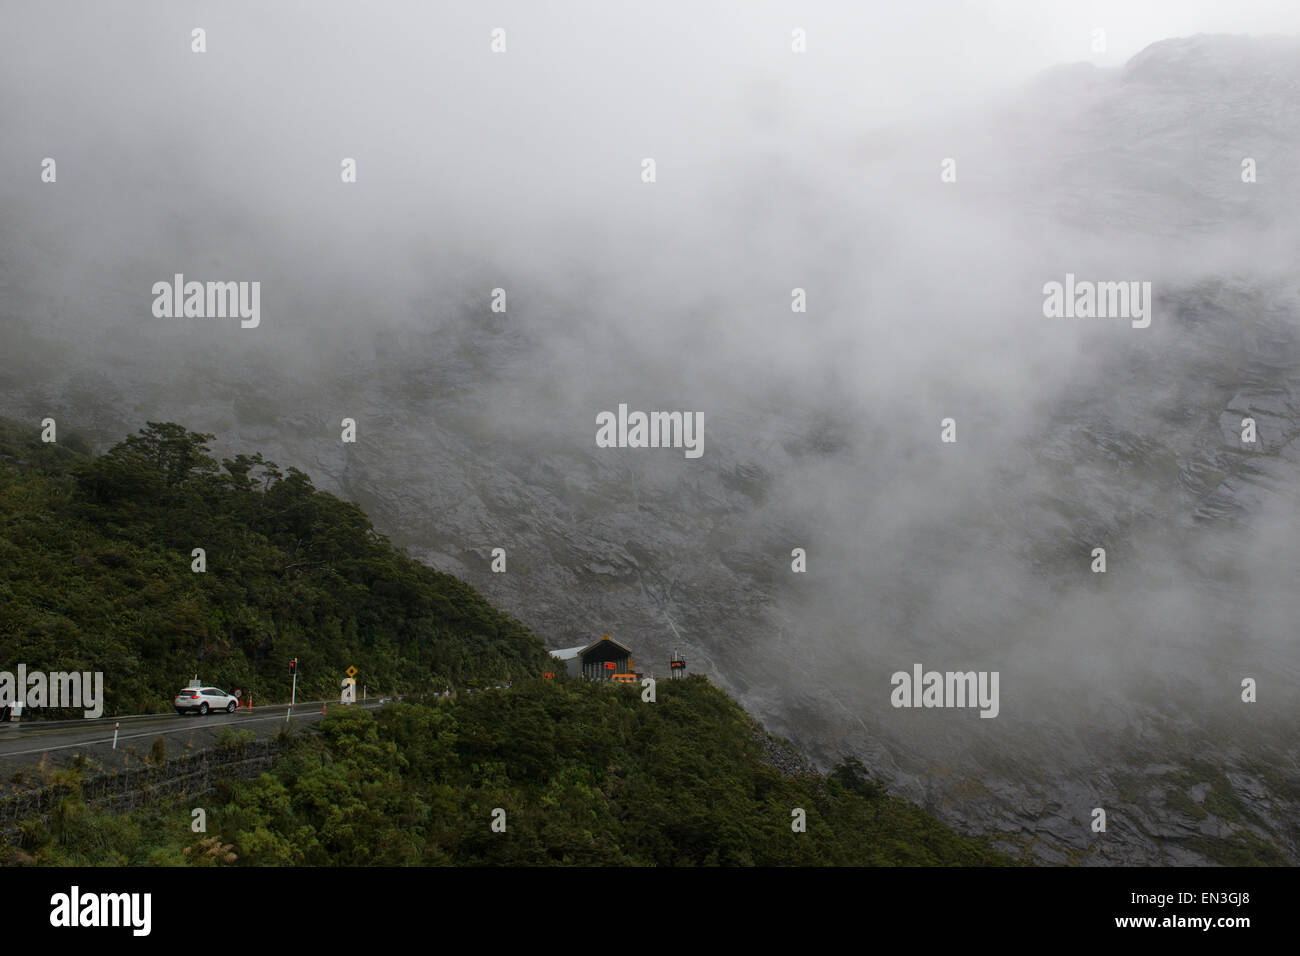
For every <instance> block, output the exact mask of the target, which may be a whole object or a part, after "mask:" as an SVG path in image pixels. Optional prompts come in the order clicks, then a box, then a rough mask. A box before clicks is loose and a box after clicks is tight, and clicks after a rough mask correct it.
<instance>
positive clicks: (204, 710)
mask: <svg viewBox="0 0 1300 956" xmlns="http://www.w3.org/2000/svg"><path fill="white" fill-rule="evenodd" d="M199 716H200V717H206V716H208V702H207V701H206V700H205V701H204V702H203V703H201V704H199Z"/></svg>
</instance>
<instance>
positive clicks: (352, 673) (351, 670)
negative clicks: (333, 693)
mask: <svg viewBox="0 0 1300 956" xmlns="http://www.w3.org/2000/svg"><path fill="white" fill-rule="evenodd" d="M347 675H348V676H349V677H356V676H357V669H356V668H355V667H349V668H348V669H347Z"/></svg>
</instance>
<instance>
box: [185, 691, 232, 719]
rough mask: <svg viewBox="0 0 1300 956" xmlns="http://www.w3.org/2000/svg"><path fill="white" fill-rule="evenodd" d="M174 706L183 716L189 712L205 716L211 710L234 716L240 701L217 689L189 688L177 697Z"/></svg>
mask: <svg viewBox="0 0 1300 956" xmlns="http://www.w3.org/2000/svg"><path fill="white" fill-rule="evenodd" d="M172 706H173V707H175V708H176V713H178V714H182V715H183V714H185V713H186V712H188V711H195V712H196V713H198V714H200V715H203V714H206V713H207V712H208V711H210V710H224V711H225V712H226V713H228V714H233V713H234V712H235V708H236V707H238V706H239V700H238V699H237V698H235V697H234V696H233V695H231V694H227V693H226V692H225V691H224V690H219V689H218V688H216V687H188V688H186V689H185V690H183V691H181V692H180V693H179V694H177V695H176V697H175V698H174V699H173V700H172Z"/></svg>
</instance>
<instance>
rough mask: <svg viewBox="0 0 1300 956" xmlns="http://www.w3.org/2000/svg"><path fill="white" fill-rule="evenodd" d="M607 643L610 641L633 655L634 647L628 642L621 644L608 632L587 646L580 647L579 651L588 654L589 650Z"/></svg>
mask: <svg viewBox="0 0 1300 956" xmlns="http://www.w3.org/2000/svg"><path fill="white" fill-rule="evenodd" d="M607 643H608V644H612V645H613V646H614V647H617V648H618V649H619V650H621V651H626V652H627V654H628V655H629V656H631V654H632V648H630V647H628V646H627V645H626V644H620V643H619V642H618V641H616V640H614V639H613V638H612V637H610V636H609V635H608V634H606V635H605V636H604V637H602V638H601V639H600V640H598V641H592V642H591V643H590V644H588V645H587V646H586V647H580V648H578V651H579V653H582V654H586V653H587V652H588V651H594V650H595V649H596V648H598V647H600V646H601V645H602V644H607Z"/></svg>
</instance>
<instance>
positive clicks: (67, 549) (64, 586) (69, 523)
mask: <svg viewBox="0 0 1300 956" xmlns="http://www.w3.org/2000/svg"><path fill="white" fill-rule="evenodd" d="M210 439H211V436H208V435H202V434H194V433H189V432H186V431H185V430H184V429H183V428H181V427H180V426H178V425H172V424H156V423H151V424H150V425H149V426H148V427H147V428H145V429H142V430H141V432H140V434H139V435H137V436H133V437H131V438H128V439H127V440H125V441H124V442H121V443H120V444H118V445H116V446H115V447H114V448H112V449H111V450H110V451H109V452H108V453H106V454H105V455H103V456H101V457H98V458H94V457H91V456H89V454H87V453H86V452H85V451H84V450H83V451H77V450H75V449H70V448H68V447H66V446H63V445H60V446H55V445H43V444H42V443H41V442H40V441H39V440H38V439H37V437H36V435H35V433H34V432H31V431H29V430H22V429H18V428H15V427H12V426H0V557H3V559H4V560H3V562H0V595H3V598H4V600H5V602H6V604H7V606H8V607H9V609H10V613H9V614H8V615H7V616H6V617H5V619H4V620H2V621H0V660H2V661H6V662H17V661H21V662H24V663H26V664H27V665H28V666H29V668H33V669H45V670H71V669H77V670H102V671H104V673H105V677H106V680H105V689H106V693H107V697H108V702H107V706H106V712H108V713H112V712H113V710H114V709H120V710H123V711H129V710H137V711H140V710H165V709H166V708H167V707H169V706H170V701H171V696H172V694H173V693H174V692H175V691H176V690H177V689H178V688H180V687H181V686H183V684H184V681H185V680H186V679H187V678H188V677H189V676H190V675H191V674H192V673H194V672H195V671H198V672H199V673H200V674H201V676H202V678H203V680H204V681H205V682H209V683H212V684H216V685H219V686H225V687H227V688H229V687H232V686H235V685H239V686H242V687H244V688H246V689H255V692H256V693H257V696H258V697H259V699H262V700H268V699H271V698H273V697H274V696H280V697H283V695H284V692H285V691H287V680H286V674H285V670H286V664H287V661H288V659H289V658H290V657H292V656H297V657H298V658H299V660H300V662H301V676H300V681H299V684H300V686H299V696H300V698H301V697H304V696H309V695H313V694H315V695H325V694H330V695H333V694H335V693H337V692H338V683H337V682H338V678H339V676H340V675H341V672H342V671H343V669H344V668H345V667H346V666H347V665H349V664H356V665H357V666H358V667H359V668H361V669H362V671H363V673H364V674H365V676H366V679H367V680H368V681H369V682H370V685H371V687H376V686H378V687H379V688H382V689H383V690H384V691H386V692H390V693H391V692H393V691H397V692H405V693H410V694H413V695H418V694H420V693H424V694H425V695H426V696H425V697H423V698H422V700H421V701H420V702H412V703H398V704H395V705H392V706H389V707H387V708H385V709H383V710H382V711H379V712H377V713H372V712H369V711H364V710H361V709H359V708H357V709H342V710H340V711H339V712H337V713H332V714H331V716H329V717H327V718H325V719H323V720H322V721H321V722H320V723H319V724H318V725H316V726H317V728H318V731H319V732H318V733H294V734H286V735H285V736H283V737H282V743H283V744H284V746H285V748H286V749H285V750H284V752H283V754H282V755H281V756H280V758H279V759H278V760H277V762H276V764H275V765H274V767H273V768H272V771H271V772H269V773H265V774H262V775H261V777H260V778H258V779H257V780H255V781H246V782H234V781H229V780H223V781H221V782H220V783H219V785H218V787H217V791H216V792H215V793H207V794H205V795H204V796H203V797H202V800H203V805H204V807H205V808H207V811H208V816H207V831H206V832H205V833H194V832H192V830H191V829H190V821H191V816H190V810H191V808H192V805H193V799H192V798H184V797H181V798H177V799H175V800H172V801H169V802H163V803H158V804H155V805H152V806H146V807H140V808H137V809H135V810H133V811H131V812H129V813H125V814H121V815H114V814H111V813H107V812H104V811H100V810H97V809H93V808H91V807H89V806H87V804H86V802H85V800H84V797H83V790H82V781H83V780H84V778H85V775H86V774H87V773H88V772H89V768H88V766H87V765H86V764H85V763H84V762H80V763H76V764H74V766H73V767H72V768H71V769H69V770H65V771H58V772H57V773H55V774H54V777H53V785H54V786H56V787H58V788H59V800H58V804H57V807H56V808H55V810H54V812H53V813H52V814H51V815H50V816H51V819H50V821H49V824H48V825H46V824H45V823H43V822H42V821H40V820H34V819H33V820H27V821H25V822H24V824H23V825H22V826H21V827H20V828H19V832H18V833H17V835H16V836H15V837H14V838H13V840H12V844H11V845H9V846H6V847H3V848H0V862H13V863H20V864H30V863H36V864H55V865H59V864H79V865H85V864H91V865H216V866H225V865H235V866H242V865H276V864H301V865H336V864H338V865H375V864H385V865H406V864H422V865H440V864H488V865H493V864H496V865H503V864H504V865H509V864H527V865H544V864H561V865H563V864H612V865H801V864H802V865H819V864H838V865H872V864H879V865H885V864H911V865H932V864H939V865H972V864H974V865H985V864H987V865H994V864H1006V863H1008V862H1009V860H1008V859H1007V858H1006V857H1004V856H1002V855H1000V854H998V853H996V852H994V851H992V850H990V849H989V848H988V846H987V845H986V844H985V843H984V842H983V841H979V840H973V839H970V838H966V837H962V836H960V835H958V834H956V833H955V832H953V831H952V830H950V829H948V828H947V827H946V826H944V825H942V824H940V823H938V822H937V821H936V820H935V819H934V818H933V817H931V816H929V815H928V814H926V813H925V812H924V811H922V810H921V809H920V808H918V807H916V806H913V805H911V804H908V803H906V802H904V801H902V800H899V799H897V798H895V797H891V796H889V795H888V794H886V793H885V791H884V789H883V787H882V786H881V785H880V784H879V782H877V781H873V780H871V779H870V778H869V776H868V775H867V773H866V771H865V768H863V766H862V765H861V764H860V763H858V762H857V761H856V760H853V759H850V760H848V761H846V762H844V763H842V764H841V765H839V766H838V767H837V768H835V770H834V771H833V772H832V773H831V774H829V775H828V776H820V775H817V774H811V773H810V774H804V775H800V776H793V777H791V776H783V775H782V774H781V773H780V772H779V771H778V770H777V769H775V768H774V767H772V766H771V765H770V764H769V763H767V762H766V761H765V759H764V747H763V743H762V732H761V729H760V728H759V727H758V725H757V724H756V723H755V722H754V721H753V719H752V718H750V717H749V716H748V715H747V714H745V712H744V711H743V710H742V709H741V708H740V707H739V706H738V705H737V704H736V703H735V702H734V701H733V700H731V698H729V697H728V696H727V695H726V694H725V693H723V692H722V691H721V690H719V689H718V688H716V687H715V686H713V685H712V684H711V683H709V682H708V681H707V680H705V679H704V678H702V677H699V676H693V677H691V678H689V679H687V680H683V681H661V682H660V683H659V685H658V699H657V701H656V702H655V703H646V702H643V701H642V699H641V692H640V688H638V687H613V686H602V685H596V684H588V683H583V682H579V681H571V680H567V679H565V678H564V676H563V675H561V676H560V677H559V678H558V679H556V680H543V679H541V678H540V677H539V675H540V674H541V672H542V671H544V670H547V669H548V667H547V662H548V661H549V660H550V658H549V657H548V656H547V655H546V652H545V650H544V648H543V646H542V644H541V642H540V641H539V640H538V639H537V638H536V637H535V636H534V635H532V634H531V633H530V632H528V631H527V629H525V628H524V627H523V626H522V625H521V624H519V623H518V622H516V621H513V620H511V619H510V618H508V617H506V616H504V615H502V614H501V613H499V612H498V611H496V610H494V609H493V608H492V607H490V606H489V605H488V604H487V603H486V602H484V601H483V600H482V599H481V598H480V597H479V596H478V595H477V594H476V593H475V592H474V591H473V590H472V589H471V588H469V587H468V586H466V585H465V584H463V583H462V582H460V581H458V580H456V579H454V578H452V577H450V576H448V575H445V574H440V573H438V572H436V571H433V570H431V569H429V568H427V567H424V566H422V565H420V564H419V563H418V562H416V561H414V560H412V559H411V558H409V557H408V556H406V555H404V554H402V553H400V552H398V551H397V550H395V549H394V548H393V547H391V546H390V544H389V543H388V542H387V541H386V540H385V539H384V538H383V537H382V536H381V535H379V534H377V533H376V532H375V531H374V529H373V528H372V527H371V525H370V523H369V522H368V521H367V519H366V517H365V515H364V514H363V513H362V512H361V511H360V509H358V508H357V507H356V506H355V505H352V504H348V503H346V502H343V501H340V500H339V499H337V498H335V497H333V496H331V495H328V494H325V493H322V492H319V491H317V490H315V489H314V488H313V487H312V485H311V482H310V481H309V479H308V478H307V476H306V475H304V474H303V473H301V472H299V471H297V470H295V469H292V468H290V469H289V470H288V471H287V472H286V473H282V472H281V471H280V469H279V468H278V467H277V466H276V465H274V464H273V463H271V462H268V461H266V460H264V459H263V458H262V457H261V456H260V455H254V456H252V457H248V456H245V455H238V456H237V457H236V458H234V459H227V460H225V461H223V462H222V464H221V465H220V466H218V465H217V463H216V462H215V461H214V460H213V459H212V458H211V456H210V455H209V454H208V448H207V444H206V443H207V442H208V441H209V440H210ZM194 548H203V549H204V550H205V552H206V561H207V570H206V572H205V573H196V572H194V571H193V570H191V561H192V560H193V557H192V554H191V551H192V549H194ZM503 679H509V680H510V681H511V684H512V686H511V687H510V688H509V689H508V690H506V691H486V692H482V693H475V694H473V695H462V696H460V697H458V698H443V697H433V696H428V692H430V691H436V690H439V689H441V688H442V687H445V686H447V685H449V684H451V685H458V686H462V687H463V686H466V685H469V686H476V685H482V684H495V683H499V682H501V681H502V680H503ZM277 692H278V694H277ZM250 736H251V734H250V732H248V731H246V730H244V731H233V730H232V731H229V732H228V733H227V734H226V735H224V736H223V737H222V739H221V741H220V742H219V744H218V746H219V747H221V748H233V749H240V748H242V747H243V746H244V745H245V744H246V743H247V741H248V739H249V738H250ZM166 750H167V744H166V742H164V741H163V740H162V739H161V738H159V739H158V740H156V741H155V742H154V745H153V748H152V749H151V751H150V755H151V758H152V760H153V761H154V762H160V761H163V760H165V758H166ZM45 779H46V781H47V782H48V781H49V780H50V777H48V776H47V777H46V778H45ZM15 782H17V781H15ZM496 808H501V809H502V810H504V811H505V824H506V828H505V831H504V832H496V831H494V829H493V827H492V821H493V812H494V810H495V809H496ZM796 809H799V810H801V811H803V813H804V814H806V832H795V831H794V829H793V828H792V823H793V822H794V821H795V820H796V816H794V815H792V812H793V811H795V810H796Z"/></svg>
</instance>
